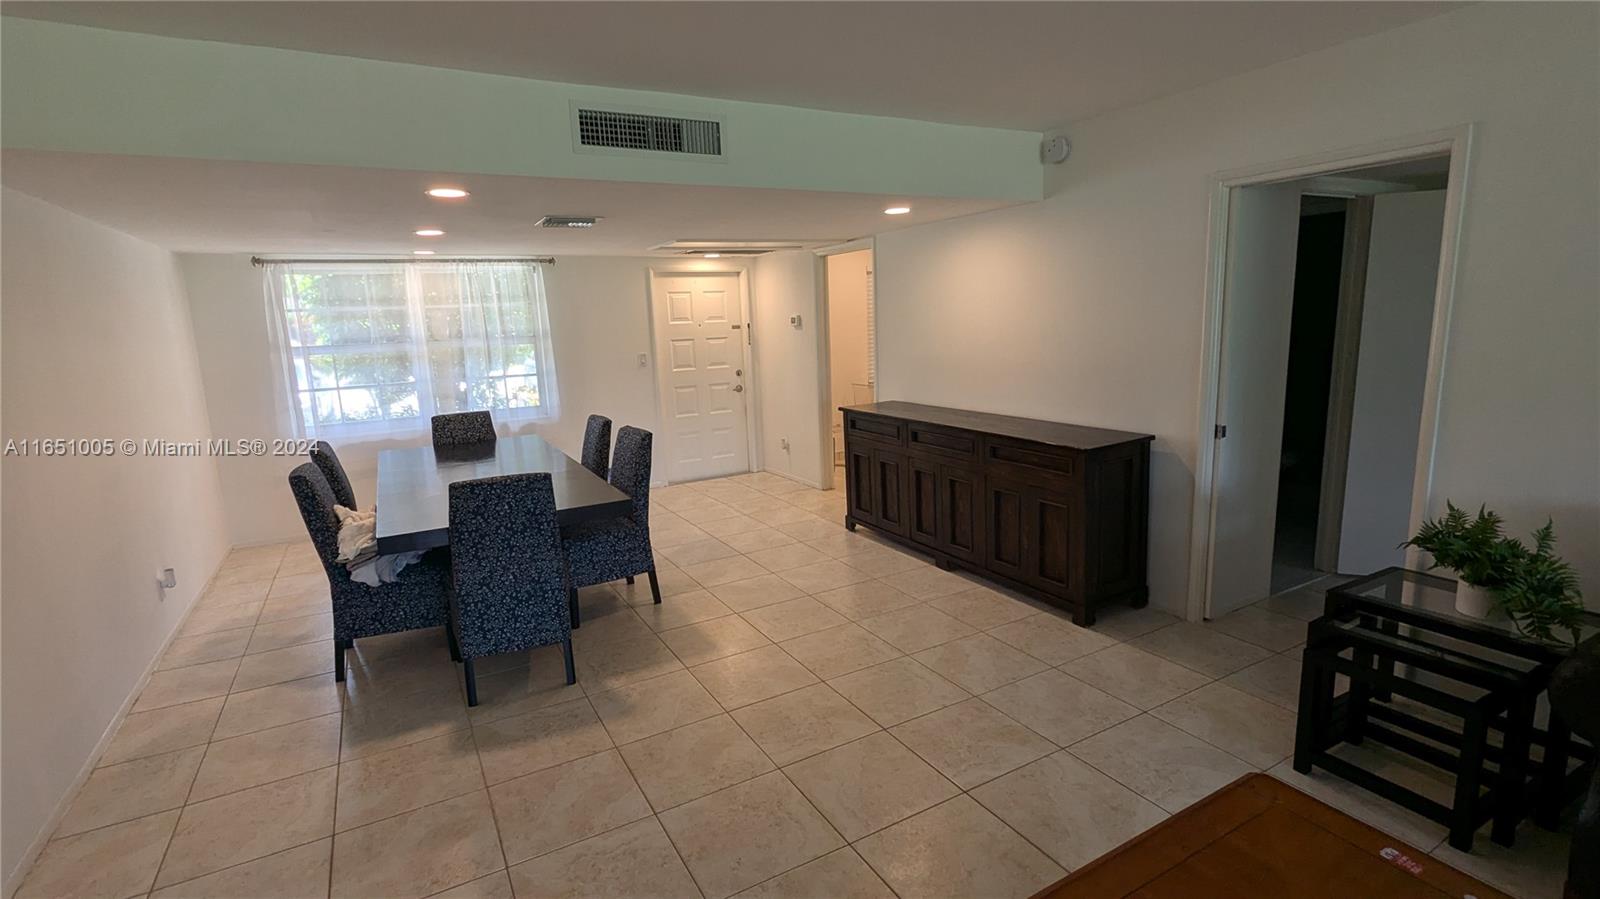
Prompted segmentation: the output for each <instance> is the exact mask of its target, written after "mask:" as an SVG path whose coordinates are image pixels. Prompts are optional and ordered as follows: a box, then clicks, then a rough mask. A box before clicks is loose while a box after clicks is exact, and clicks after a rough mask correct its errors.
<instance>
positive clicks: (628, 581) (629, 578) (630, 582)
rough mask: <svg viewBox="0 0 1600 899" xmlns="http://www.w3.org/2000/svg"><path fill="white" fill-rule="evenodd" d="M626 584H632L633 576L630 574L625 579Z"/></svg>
mask: <svg viewBox="0 0 1600 899" xmlns="http://www.w3.org/2000/svg"><path fill="white" fill-rule="evenodd" d="M627 583H629V584H632V583H633V575H631V574H630V575H628V578H627Z"/></svg>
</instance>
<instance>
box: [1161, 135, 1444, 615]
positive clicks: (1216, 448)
mask: <svg viewBox="0 0 1600 899" xmlns="http://www.w3.org/2000/svg"><path fill="white" fill-rule="evenodd" d="M1461 139H1462V141H1463V144H1464V135H1463V137H1462V138H1461ZM1441 143H1443V142H1441ZM1454 148H1455V142H1454V141H1453V140H1452V141H1451V142H1449V143H1448V144H1445V145H1443V146H1439V145H1437V144H1436V145H1435V147H1434V148H1431V149H1432V152H1419V153H1418V154H1417V155H1414V156H1410V157H1405V156H1400V157H1398V158H1396V157H1393V156H1391V157H1390V158H1388V159H1387V160H1384V161H1382V162H1376V163H1367V164H1347V165H1346V166H1343V167H1341V166H1337V165H1327V166H1326V167H1320V168H1317V169H1314V170H1313V171H1311V172H1306V173H1304V174H1299V175H1298V176H1297V177H1283V176H1281V175H1280V176H1279V177H1272V176H1271V175H1264V176H1258V178H1257V179H1246V180H1244V181H1242V182H1241V183H1237V184H1234V185H1231V186H1225V187H1224V188H1223V194H1224V196H1225V201H1226V202H1227V204H1228V206H1227V216H1226V230H1225V231H1224V232H1223V233H1224V234H1225V235H1226V239H1225V241H1224V242H1223V245H1222V246H1221V247H1220V248H1219V249H1220V252H1221V255H1222V263H1223V268H1222V271H1221V274H1222V278H1221V283H1220V284H1217V285H1215V286H1214V289H1215V290H1216V292H1217V300H1218V301H1219V302H1218V303H1217V306H1216V307H1213V309H1212V311H1211V313H1210V315H1211V316H1214V317H1215V320H1214V321H1213V324H1214V326H1215V327H1216V329H1217V333H1216V343H1215V345H1214V347H1213V348H1212V349H1213V351H1214V352H1215V356H1214V357H1212V358H1211V359H1210V360H1208V363H1210V362H1214V363H1215V366H1216V368H1215V381H1213V382H1212V383H1210V384H1209V385H1208V386H1209V387H1211V388H1214V390H1215V393H1214V394H1213V395H1212V397H1208V401H1209V402H1212V403H1214V405H1211V406H1209V410H1207V408H1206V407H1203V415H1202V417H1203V418H1207V417H1210V418H1212V428H1211V430H1212V431H1213V433H1212V434H1208V435H1207V436H1208V437H1211V438H1213V439H1211V440H1208V441H1206V442H1207V443H1209V444H1210V446H1209V447H1206V448H1204V449H1209V453H1207V452H1205V451H1204V449H1203V451H1202V458H1203V461H1208V462H1209V472H1210V475H1211V476H1210V478H1209V483H1208V484H1206V483H1204V482H1203V486H1204V487H1205V488H1206V489H1205V492H1203V493H1200V494H1198V495H1197V499H1198V500H1199V501H1198V502H1197V504H1196V505H1197V519H1198V515H1199V514H1200V512H1201V510H1202V509H1203V510H1204V511H1205V512H1206V513H1207V514H1208V519H1207V520H1206V521H1205V523H1204V527H1203V528H1197V531H1198V532H1197V535H1196V537H1197V540H1203V541H1204V543H1202V544H1200V545H1199V546H1197V549H1200V550H1202V551H1203V552H1204V560H1205V564H1206V568H1205V570H1204V571H1203V572H1202V577H1201V578H1199V579H1198V580H1197V584H1196V587H1197V589H1198V591H1199V595H1198V599H1199V600H1200V602H1199V603H1196V601H1195V600H1196V598H1197V597H1196V595H1195V593H1194V592H1192V593H1191V604H1190V610H1191V617H1194V618H1198V617H1211V618H1216V617H1221V616H1222V615H1225V614H1227V613H1228V612H1230V611H1233V610H1235V609H1238V608H1242V607H1244V606H1246V605H1250V604H1252V603H1254V602H1257V601H1259V600H1262V599H1265V598H1266V597H1268V596H1271V595H1274V594H1278V593H1283V592H1286V591H1289V590H1293V589H1296V588H1300V587H1304V586H1306V585H1307V584H1312V583H1313V582H1315V581H1317V580H1318V579H1320V578H1323V577H1326V576H1328V575H1331V574H1364V573H1368V572H1370V571H1375V570H1378V569H1380V568H1383V567H1386V566H1388V565H1400V564H1403V563H1404V562H1405V558H1406V557H1405V553H1404V551H1403V550H1402V549H1401V548H1400V546H1399V544H1400V543H1401V542H1403V541H1404V540H1405V538H1406V536H1407V535H1408V534H1409V533H1410V531H1411V529H1412V528H1413V526H1414V525H1415V521H1416V517H1417V515H1419V514H1420V512H1421V510H1422V509H1423V508H1424V507H1425V501H1426V496H1425V492H1426V484H1427V481H1428V471H1427V467H1428V466H1430V465H1431V462H1432V439H1433V430H1434V429H1433V417H1434V415H1435V413H1434V409H1435V408H1436V394H1437V377H1438V371H1439V365H1440V362H1441V360H1442V343H1443V339H1444V334H1445V328H1444V324H1445V322H1446V321H1447V313H1448V295H1449V279H1448V275H1447V273H1448V268H1445V267H1443V266H1444V263H1446V262H1448V261H1449V260H1451V259H1453V247H1454V241H1455V229H1454V224H1453V221H1454V219H1453V218H1452V217H1451V216H1449V215H1447V207H1450V208H1452V209H1458V208H1459V202H1458V201H1457V202H1456V203H1454V204H1452V203H1451V202H1450V201H1451V197H1452V193H1453V192H1455V191H1458V190H1459V176H1460V175H1461V174H1462V172H1463V171H1464V166H1458V164H1457V163H1458V162H1459V160H1458V158H1457V156H1456V153H1455V152H1454ZM1461 149H1463V150H1464V146H1463V147H1461ZM1455 196H1459V194H1455ZM1447 220H1448V221H1451V222H1452V224H1451V226H1450V228H1449V229H1447V228H1446V223H1447ZM1442 272H1444V273H1446V274H1445V275H1444V276H1442V275H1441V273H1442ZM1206 411H1209V413H1210V414H1209V416H1208V415H1206V414H1204V413H1205V412H1206ZM1208 455H1209V457H1210V458H1209V460H1205V458H1204V457H1206V456H1208ZM1197 612H1198V613H1199V614H1196V613H1197Z"/></svg>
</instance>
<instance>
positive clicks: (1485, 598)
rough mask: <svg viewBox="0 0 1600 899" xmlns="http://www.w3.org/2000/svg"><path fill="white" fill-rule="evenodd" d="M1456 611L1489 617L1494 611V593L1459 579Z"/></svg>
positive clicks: (1473, 616)
mask: <svg viewBox="0 0 1600 899" xmlns="http://www.w3.org/2000/svg"><path fill="white" fill-rule="evenodd" d="M1456 611H1457V612H1460V613H1461V614H1463V615H1467V616H1469V617H1472V618H1488V617H1489V614H1490V613H1491V612H1493V611H1494V594H1493V593H1491V592H1490V591H1489V590H1487V589H1485V588H1483V587H1475V586H1473V585H1472V584H1469V583H1467V582H1466V581H1463V580H1457V581H1456Z"/></svg>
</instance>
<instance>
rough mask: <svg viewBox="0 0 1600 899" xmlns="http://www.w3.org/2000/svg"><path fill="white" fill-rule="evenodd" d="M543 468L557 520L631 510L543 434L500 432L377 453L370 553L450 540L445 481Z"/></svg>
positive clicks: (443, 543) (588, 518)
mask: <svg viewBox="0 0 1600 899" xmlns="http://www.w3.org/2000/svg"><path fill="white" fill-rule="evenodd" d="M540 471H547V472H549V473H550V480H551V482H552V486H554V488H555V493H556V517H557V519H559V520H560V522H561V524H562V525H572V524H577V523H578V522H583V521H592V520H595V519H603V518H615V517H617V516H620V515H626V514H628V513H629V512H630V511H632V509H633V504H632V501H631V500H629V499H628V495H627V494H626V493H623V492H622V491H621V490H618V489H617V488H615V487H613V486H611V485H610V484H608V483H606V481H605V480H604V479H603V478H600V477H597V476H596V475H595V474H594V473H593V472H591V471H589V469H587V468H584V467H583V466H582V465H580V464H579V463H578V462H577V461H576V460H574V459H572V458H569V457H568V456H567V455H566V454H565V453H563V452H561V451H560V450H558V449H556V448H555V447H553V446H551V445H550V444H549V443H548V442H547V441H546V440H545V439H544V438H543V437H539V436H536V435H533V434H527V435H523V436H520V437H501V438H500V439H499V440H496V441H494V442H492V443H487V444H478V445H474V446H469V447H457V448H452V449H439V450H435V449H434V448H433V447H431V446H414V447H406V448H404V449H389V450H382V451H381V452H379V453H378V552H380V553H383V554H389V553H399V552H407V551H411V550H424V549H432V548H434V547H436V546H448V545H449V543H450V485H451V484H452V483H454V482H456V481H470V480H473V479H476V478H488V477H494V476H496V475H506V474H527V473H530V472H540Z"/></svg>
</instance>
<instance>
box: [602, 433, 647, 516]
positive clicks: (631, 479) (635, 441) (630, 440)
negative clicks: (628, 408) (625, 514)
mask: <svg viewBox="0 0 1600 899" xmlns="http://www.w3.org/2000/svg"><path fill="white" fill-rule="evenodd" d="M650 442H651V436H650V432H649V431H645V430H641V429H639V428H635V427H631V426H629V425H624V426H623V427H622V428H621V429H619V430H618V431H617V450H616V454H615V456H614V458H613V459H612V464H611V478H610V480H611V486H613V487H615V488H617V489H618V490H621V491H622V492H623V493H626V494H628V496H629V497H631V498H632V499H633V520H634V521H636V522H638V523H639V525H640V526H642V527H649V525H650Z"/></svg>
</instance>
